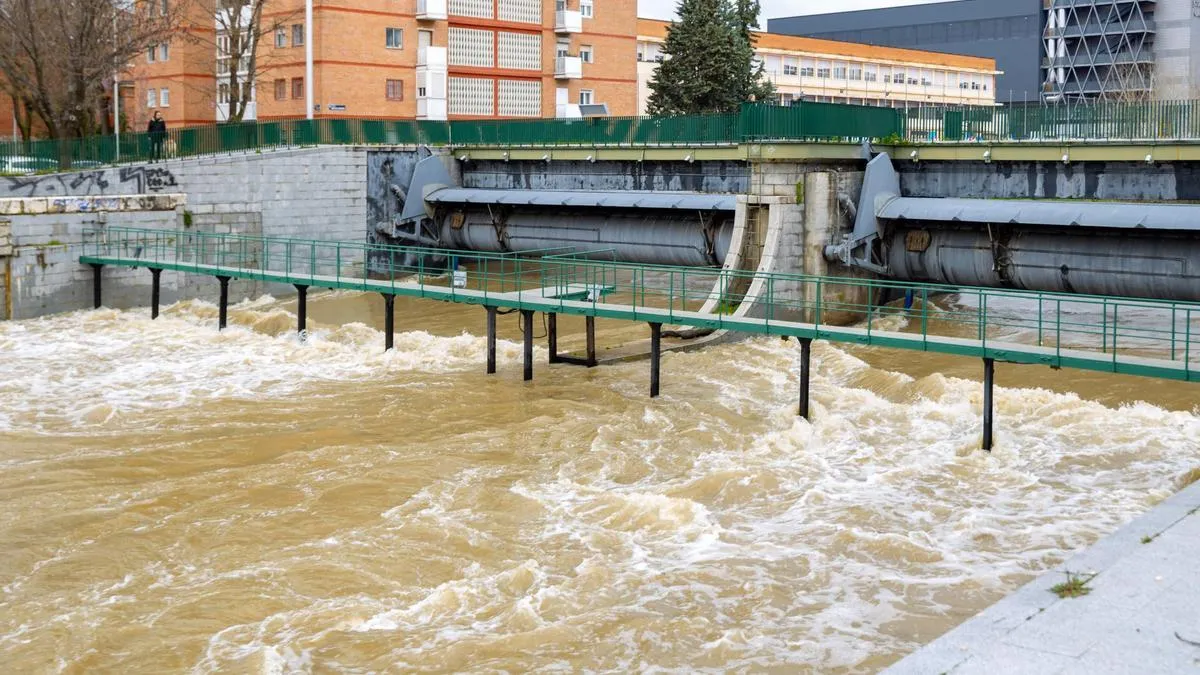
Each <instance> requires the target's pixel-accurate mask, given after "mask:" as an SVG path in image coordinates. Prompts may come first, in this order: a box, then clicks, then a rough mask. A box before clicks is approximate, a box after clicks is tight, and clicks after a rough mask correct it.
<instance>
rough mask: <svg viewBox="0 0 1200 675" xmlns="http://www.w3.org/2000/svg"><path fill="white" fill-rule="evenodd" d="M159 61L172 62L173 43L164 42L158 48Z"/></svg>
mask: <svg viewBox="0 0 1200 675" xmlns="http://www.w3.org/2000/svg"><path fill="white" fill-rule="evenodd" d="M158 60H159V61H170V60H171V43H170V42H164V43H162V44H160V45H159V46H158Z"/></svg>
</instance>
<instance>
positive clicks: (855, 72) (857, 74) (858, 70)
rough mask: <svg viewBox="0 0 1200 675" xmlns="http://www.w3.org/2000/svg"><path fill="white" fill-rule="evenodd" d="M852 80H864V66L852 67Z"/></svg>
mask: <svg viewBox="0 0 1200 675" xmlns="http://www.w3.org/2000/svg"><path fill="white" fill-rule="evenodd" d="M850 79H852V80H861V79H862V66H850Z"/></svg>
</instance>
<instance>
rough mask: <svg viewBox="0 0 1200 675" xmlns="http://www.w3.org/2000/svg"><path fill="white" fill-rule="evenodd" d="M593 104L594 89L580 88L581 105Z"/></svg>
mask: <svg viewBox="0 0 1200 675" xmlns="http://www.w3.org/2000/svg"><path fill="white" fill-rule="evenodd" d="M591 104H592V90H591V89H580V90H579V105H591Z"/></svg>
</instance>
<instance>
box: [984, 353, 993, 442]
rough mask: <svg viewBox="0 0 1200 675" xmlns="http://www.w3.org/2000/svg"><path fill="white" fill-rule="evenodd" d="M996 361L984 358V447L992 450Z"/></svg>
mask: <svg viewBox="0 0 1200 675" xmlns="http://www.w3.org/2000/svg"><path fill="white" fill-rule="evenodd" d="M995 371H996V363H995V361H994V360H993V359H984V360H983V449H984V450H987V451H988V452H991V451H992V381H993V379H994V376H995Z"/></svg>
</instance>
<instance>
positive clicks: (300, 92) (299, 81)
mask: <svg viewBox="0 0 1200 675" xmlns="http://www.w3.org/2000/svg"><path fill="white" fill-rule="evenodd" d="M292 98H304V78H303V77H293V78H292Z"/></svg>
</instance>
